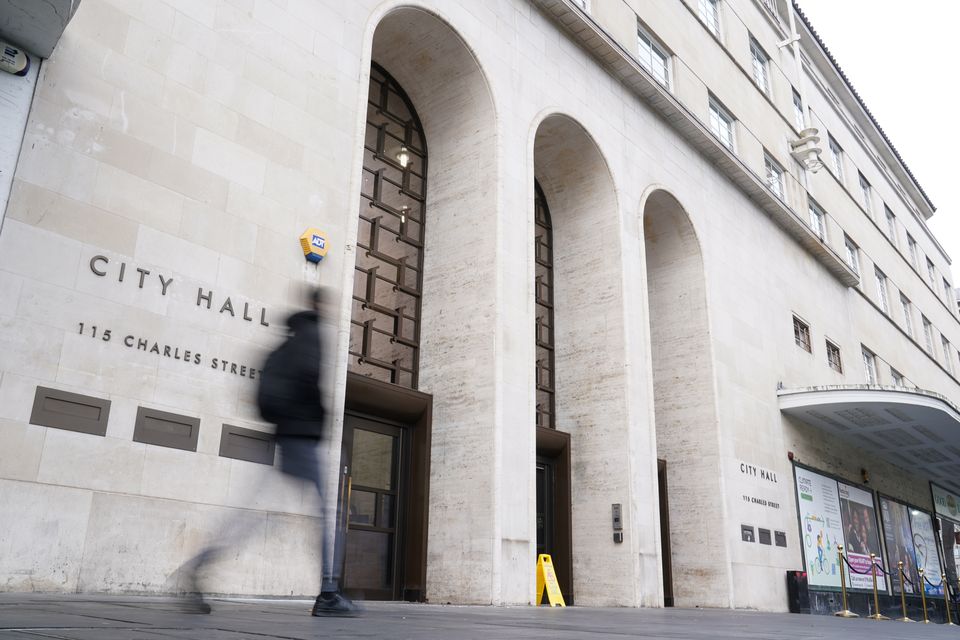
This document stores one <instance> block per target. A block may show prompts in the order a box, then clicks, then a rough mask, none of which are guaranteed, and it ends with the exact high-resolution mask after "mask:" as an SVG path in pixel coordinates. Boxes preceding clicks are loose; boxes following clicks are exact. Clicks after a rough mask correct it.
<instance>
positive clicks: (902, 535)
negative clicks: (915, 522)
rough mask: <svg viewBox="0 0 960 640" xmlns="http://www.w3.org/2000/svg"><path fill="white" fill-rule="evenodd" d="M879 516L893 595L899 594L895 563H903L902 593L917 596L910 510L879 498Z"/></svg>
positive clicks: (916, 575)
mask: <svg viewBox="0 0 960 640" xmlns="http://www.w3.org/2000/svg"><path fill="white" fill-rule="evenodd" d="M880 514H881V516H883V540H884V543H885V544H886V546H887V561H888V564H889V566H890V570H891V574H892V577H893V579H892V580H891V581H890V584H891V587H892V588H893V592H894V593H895V594H899V593H900V579H899V576H898V575H897V563H898V562H902V563H903V575H904V577H905V578H906V582H904V588H903V590H904V592H905V593H907V594H919V593H920V592H919V591H918V590H917V588H916V585H918V584H919V580H920V576H919V574H918V573H917V561H916V557H915V555H914V549H913V529H912V528H911V526H910V510H909V509H908V508H907V505H905V504H901V503H899V502H896V501H894V500H890V499H889V498H885V497H883V496H880Z"/></svg>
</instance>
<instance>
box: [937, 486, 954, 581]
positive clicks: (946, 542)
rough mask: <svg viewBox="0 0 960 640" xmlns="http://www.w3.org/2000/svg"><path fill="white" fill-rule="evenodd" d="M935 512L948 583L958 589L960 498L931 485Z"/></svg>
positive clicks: (942, 559)
mask: <svg viewBox="0 0 960 640" xmlns="http://www.w3.org/2000/svg"><path fill="white" fill-rule="evenodd" d="M930 493H931V494H932V496H933V510H934V512H935V513H936V514H937V517H938V519H939V521H940V522H939V523H938V524H939V530H940V551H941V558H940V560H941V561H942V562H943V570H944V571H945V572H946V574H947V581H948V582H949V583H950V584H951V585H953V586H954V589H957V587H958V583H957V566H958V565H960V544H958V542H960V541H958V538H960V497H958V496H957V495H956V494H955V493H952V492H950V491H947V490H946V489H944V488H943V487H939V486H937V485H935V484H933V483H930Z"/></svg>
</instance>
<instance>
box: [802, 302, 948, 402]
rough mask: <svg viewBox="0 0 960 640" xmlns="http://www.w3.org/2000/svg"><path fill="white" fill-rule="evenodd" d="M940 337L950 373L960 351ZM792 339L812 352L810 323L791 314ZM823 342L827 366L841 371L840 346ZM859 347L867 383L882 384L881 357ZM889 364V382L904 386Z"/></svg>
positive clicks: (902, 376) (825, 340) (897, 373)
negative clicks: (954, 359)
mask: <svg viewBox="0 0 960 640" xmlns="http://www.w3.org/2000/svg"><path fill="white" fill-rule="evenodd" d="M924 320H926V318H924ZM941 338H942V339H943V348H944V353H945V354H948V356H946V357H945V358H944V368H946V369H947V371H949V372H950V373H951V375H952V374H953V370H954V369H953V362H952V358H954V357H956V358H957V359H958V365H960V352H958V351H956V350H954V349H953V348H952V346H951V345H950V343H949V342H948V341H947V339H946V338H943V336H941ZM793 341H794V344H796V345H797V346H798V347H800V348H801V349H803V350H804V351H806V352H807V353H810V354H812V353H813V341H812V339H811V336H810V325H809V324H808V323H807V322H805V321H804V320H802V319H800V318H799V317H798V316H796V315H795V316H793ZM824 344H825V353H826V363H827V366H829V367H830V368H831V369H833V370H834V371H836V372H837V373H843V359H842V356H841V353H840V347H839V346H838V345H837V344H836V343H835V342H833V341H832V340H830V338H824ZM931 344H932V343H931ZM860 347H861V353H862V358H863V365H864V378H865V380H866V382H867V384H882V380H881V378H880V375H879V365H878V361H880V360H882V359H881V358H880V357H879V356H877V355H876V353H874V352H873V351H871V350H870V349H868V348H867V347H865V346H863V345H860ZM889 366H890V379H891V382H892V383H893V384H894V385H895V386H904V385H905V380H906V378H905V377H904V375H903V374H902V373H900V371H898V370H897V369H896V368H895V367H893V365H889Z"/></svg>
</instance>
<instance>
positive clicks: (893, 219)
mask: <svg viewBox="0 0 960 640" xmlns="http://www.w3.org/2000/svg"><path fill="white" fill-rule="evenodd" d="M883 213H884V215H885V216H886V218H887V237H888V238H890V242H892V243H893V246H897V244H898V243H897V216H895V215H893V211H890V207H888V206H887V205H883Z"/></svg>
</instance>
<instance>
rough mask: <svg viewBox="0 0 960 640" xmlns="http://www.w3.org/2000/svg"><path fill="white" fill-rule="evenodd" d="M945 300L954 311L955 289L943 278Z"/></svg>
mask: <svg viewBox="0 0 960 640" xmlns="http://www.w3.org/2000/svg"><path fill="white" fill-rule="evenodd" d="M943 300H944V302H946V303H947V306H948V307H950V308H951V309H953V306H954V305H953V287H951V286H950V283H949V282H947V279H946V278H943Z"/></svg>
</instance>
